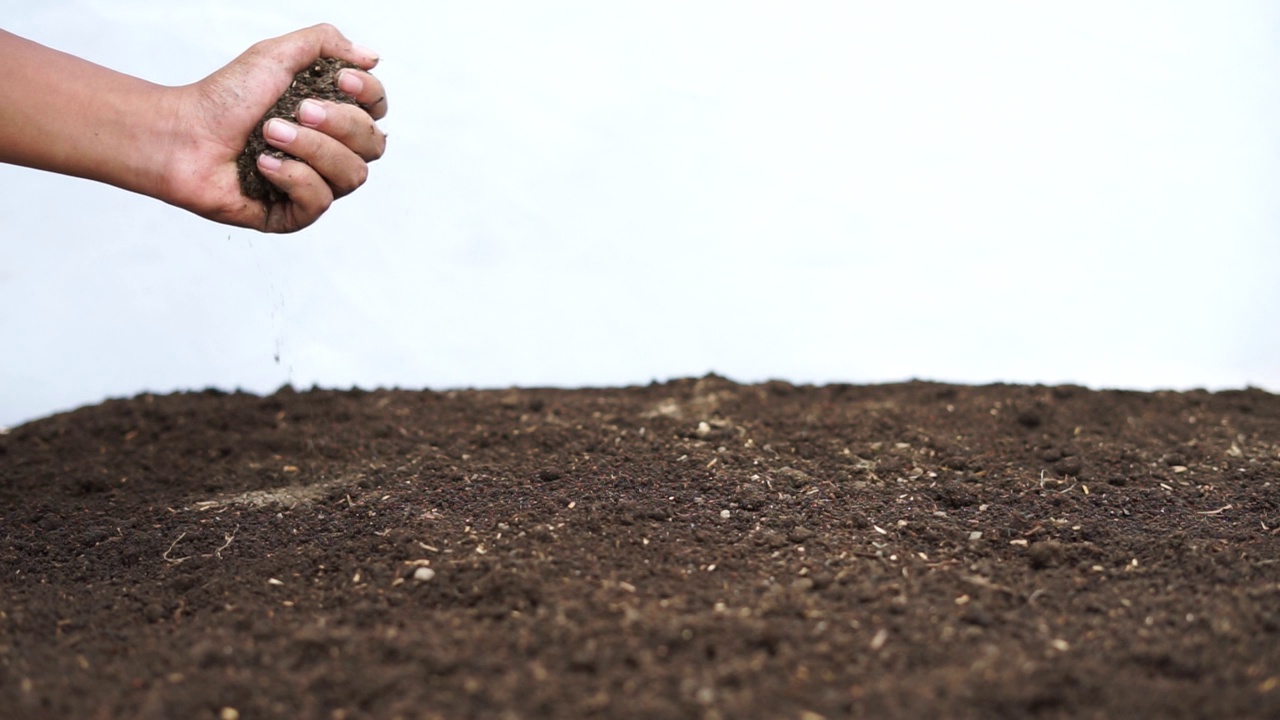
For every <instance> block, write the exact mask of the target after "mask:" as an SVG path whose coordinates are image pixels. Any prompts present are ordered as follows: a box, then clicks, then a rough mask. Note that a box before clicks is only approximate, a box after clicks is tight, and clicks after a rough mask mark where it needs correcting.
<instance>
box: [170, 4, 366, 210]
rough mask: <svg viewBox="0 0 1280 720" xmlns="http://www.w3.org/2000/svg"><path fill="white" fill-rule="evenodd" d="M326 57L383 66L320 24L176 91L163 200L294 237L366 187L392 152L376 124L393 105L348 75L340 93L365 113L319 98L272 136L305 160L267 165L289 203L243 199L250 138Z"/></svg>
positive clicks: (270, 160) (262, 164) (362, 79)
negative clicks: (374, 165)
mask: <svg viewBox="0 0 1280 720" xmlns="http://www.w3.org/2000/svg"><path fill="white" fill-rule="evenodd" d="M321 57H336V58H341V59H343V60H347V61H349V62H351V63H354V64H355V65H357V66H358V67H360V68H362V69H364V70H369V69H371V68H372V67H373V66H374V65H375V64H377V62H378V57H377V55H375V54H374V53H372V52H371V51H369V50H367V49H364V48H361V47H359V46H357V45H353V44H352V43H351V42H350V41H349V40H347V39H346V38H345V37H343V36H342V33H340V32H338V30H337V29H336V28H334V27H333V26H331V25H316V26H315V27H310V28H307V29H305V30H299V31H297V32H293V33H290V34H288V35H284V36H282V37H278V38H273V39H271V40H264V41H262V42H260V43H258V44H256V45H254V46H253V47H251V48H249V49H248V50H247V51H246V52H245V53H244V54H243V55H241V56H240V57H238V58H236V59H235V60H233V61H232V62H231V63H230V64H228V65H227V66H226V67H224V68H222V69H221V70H219V71H217V72H215V73H214V74H212V75H210V76H209V77H207V78H205V79H204V80H201V81H200V82H198V83H195V84H194V85H189V86H186V87H183V88H176V89H175V90H174V92H175V93H176V95H175V97H174V99H175V100H176V102H174V103H173V105H172V110H171V113H172V125H171V127H172V130H171V131H170V132H168V133H165V135H166V136H167V137H168V138H170V139H169V141H168V142H169V143H170V144H171V145H173V147H171V148H170V149H169V150H168V152H167V159H166V160H165V167H166V169H165V171H164V173H163V178H164V179H163V180H162V187H161V188H159V189H158V191H157V194H158V195H159V196H160V197H161V199H163V200H165V201H166V202H169V203H171V204H173V205H177V206H179V207H182V208H185V209H187V210H190V211H192V212H194V213H196V214H198V215H201V216H203V217H206V218H209V219H210V220H215V221H217V222H221V223H227V224H230V225H239V226H243V227H250V228H255V229H257V230H261V231H263V232H277V233H285V232H294V231H296V230H300V229H302V228H304V227H307V226H308V225H310V224H311V223H313V222H315V221H316V219H317V218H318V217H320V215H321V214H323V213H324V212H325V211H326V210H328V209H329V205H330V204H331V203H332V202H333V200H334V199H335V198H338V197H342V196H343V195H346V194H347V193H350V192H352V191H353V190H355V189H356V188H358V187H360V185H362V184H363V183H364V181H365V179H366V177H367V176H368V172H369V166H368V163H369V162H371V161H373V160H377V159H378V158H379V157H381V156H382V153H383V151H384V150H385V149H386V135H385V134H383V132H382V131H381V130H379V129H378V127H377V125H375V124H374V121H375V120H378V119H381V118H382V117H383V116H384V115H386V113H387V100H386V94H385V92H384V90H383V87H382V83H381V82H379V81H378V79H377V78H375V77H373V76H372V75H370V74H368V73H367V72H361V71H359V70H344V71H342V73H341V74H340V75H339V77H338V87H339V89H341V90H343V91H344V92H347V93H348V94H350V95H351V96H352V97H353V98H354V99H355V101H356V102H357V103H358V105H346V104H342V103H332V102H325V101H319V100H310V101H307V102H305V103H303V105H302V107H300V108H299V110H298V113H297V115H298V116H299V117H296V118H295V120H296V121H297V122H289V121H287V120H284V119H275V120H272V121H270V122H269V123H267V125H266V127H265V128H264V129H263V134H264V136H265V138H266V141H267V143H268V144H270V145H272V146H273V147H276V148H279V149H281V150H284V151H285V152H287V153H289V154H290V155H293V156H294V157H297V158H299V159H300V161H299V160H287V159H286V160H280V159H277V158H274V157H271V156H268V155H263V156H260V157H259V158H258V169H259V170H260V171H261V172H262V174H263V176H264V177H266V178H267V180H269V181H270V182H272V183H273V184H274V185H276V186H277V187H279V188H280V189H281V190H283V191H284V192H285V193H287V194H288V196H289V199H288V200H287V201H285V202H281V203H276V204H274V205H272V206H270V207H268V206H266V205H264V204H263V203H261V202H258V201H254V200H249V199H248V198H246V197H244V196H243V195H241V193H240V185H239V179H238V175H237V171H236V159H237V158H238V157H239V155H240V152H241V151H242V150H243V149H244V144H245V139H246V138H247V137H248V136H249V133H251V132H253V131H254V128H255V127H256V126H257V124H258V121H259V120H261V119H262V116H263V115H265V114H266V113H267V111H268V110H270V109H271V107H272V106H273V105H274V104H275V102H276V100H277V99H279V97H280V95H282V94H283V93H284V91H285V90H286V89H287V88H288V87H289V83H290V82H292V81H293V76H294V75H295V74H296V73H297V72H299V71H300V70H302V69H304V68H306V67H307V66H308V65H310V64H311V63H312V62H314V61H315V60H316V59H317V58H321Z"/></svg>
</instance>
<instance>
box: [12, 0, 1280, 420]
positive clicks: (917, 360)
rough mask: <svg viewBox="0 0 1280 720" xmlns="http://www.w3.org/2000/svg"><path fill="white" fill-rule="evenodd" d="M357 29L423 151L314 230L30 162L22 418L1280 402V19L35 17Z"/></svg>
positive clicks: (18, 207)
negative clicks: (733, 397) (557, 391)
mask: <svg viewBox="0 0 1280 720" xmlns="http://www.w3.org/2000/svg"><path fill="white" fill-rule="evenodd" d="M322 20H325V21H331V22H333V23H335V24H337V25H338V26H339V27H340V28H341V29H342V30H343V31H344V32H345V33H346V34H347V35H348V36H349V37H351V38H353V39H354V40H356V41H357V42H361V43H363V44H366V45H369V46H370V47H373V48H375V49H376V50H378V51H379V52H380V53H381V54H382V56H383V62H382V64H381V65H380V67H379V68H378V70H377V73H378V74H379V76H380V77H381V78H382V79H383V80H384V81H385V82H386V84H387V87H388V93H389V98H390V101H391V114H390V115H389V116H388V118H387V119H386V120H385V121H384V123H383V126H384V128H385V129H386V130H387V131H388V133H389V135H390V143H389V149H388V154H387V156H386V157H385V158H384V159H383V160H382V161H380V162H378V163H376V164H375V165H374V166H373V168H372V170H373V172H372V176H371V179H370V181H369V182H368V184H367V185H366V186H365V188H364V189H362V190H361V191H360V192H357V193H356V194H355V195H353V196H351V197H349V198H346V199H344V200H342V201H340V202H339V203H338V204H337V205H335V206H334V208H333V209H332V210H331V211H330V213H329V214H328V215H327V216H326V217H324V218H323V219H322V220H321V221H320V222H319V223H318V224H317V225H316V226H314V227H313V228H311V229H309V230H306V231H304V232H302V233H299V234H297V235H293V236H286V237H278V236H277V237H268V236H262V235H258V234H255V233H252V232H249V231H243V230H235V229H230V228H226V227H222V226H218V225H214V224H212V223H209V222H206V221H203V220H200V219H198V218H195V217H190V216H186V215H184V214H183V213H182V212H180V211H178V210H175V209H173V208H170V207H167V206H165V205H162V204H160V203H157V202H155V201H153V200H149V199H147V198H143V197H138V196H133V195H129V194H127V193H124V192H122V191H119V190H116V189H113V188H109V187H105V186H100V185H95V184H93V183H89V182H85V181H81V180H73V179H67V178H62V177H57V176H53V175H48V174H44V173H39V172H36V171H32V170H27V169H22V168H14V167H0V189H2V190H3V192H0V425H13V424H16V423H18V422H21V421H23V420H26V419H31V418H34V417H37V416H41V415H46V414H49V413H51V412H55V411H58V410H62V409H67V408H71V407H75V406H77V405H82V404H86V403H94V402H98V401H100V400H101V399H103V398H104V397H107V396H121V395H132V394H134V393H138V392H141V391H144V390H146V391H160V392H163V391H169V390H173V389H180V388H202V387H205V386H218V387H222V388H226V389H232V388H236V387H240V388H245V389H248V390H253V391H270V390H272V389H274V388H275V387H278V386H279V385H281V384H283V383H286V382H291V383H293V384H294V385H295V386H299V387H305V386H310V385H311V384H313V383H318V384H320V385H321V386H325V387H347V386H350V385H352V384H357V385H360V386H363V387H372V386H380V385H381V386H393V385H394V386H400V387H422V386H429V387H434V388H443V387H459V386H481V387H484V386H504V385H511V384H519V385H546V384H552V385H561V386H582V385H601V384H606V385H617V384H631V383H645V382H648V381H649V380H651V379H655V378H656V379H666V378H669V377H673V376H685V375H700V374H703V373H705V372H707V371H711V370H714V371H716V372H719V373H721V374H724V375H727V376H729V377H731V378H734V379H737V380H741V381H753V380H761V379H766V378H771V377H777V378H784V379H789V380H792V381H795V382H828V381H854V382H878V381H887V380H898V379H905V378H910V377H920V378H927V379H936V380H946V381H962V382H989V381H1009V382H1048V383H1057V382H1068V381H1070V382H1078V383H1083V384H1087V385H1090V386H1095V387H1112V386H1119V387H1130V388H1138V389H1148V388H1157V387H1173V388H1188V387H1210V388H1221V387H1240V386H1244V385H1246V384H1253V385H1257V386H1262V387H1266V388H1269V389H1271V390H1280V214H1278V213H1277V209H1278V208H1280V202H1278V200H1280V143H1278V139H1280V4H1277V3H1274V2H1266V1H1258V2H1245V1H1241V2H1229V1H1227V2H1214V3H1210V2H1171V1H1170V0H1158V1H1152V2H1136V1H1135V2H1117V1H1116V0H1106V1H1102V2H1079V1H1073V2H1065V1H1064V2H1043V3H1028V2H1020V1H1015V0H1011V1H1010V2H987V1H980V0H969V1H967V2H951V1H945V2H892V3H888V2H869V1H868V2H854V1H852V0H846V1H843V2H821V1H819V0H805V1H802V2H795V1H792V2H781V1H779V2H743V1H742V0H737V1H735V2H729V1H720V0H715V1H712V0H703V1H696V0H692V1H691V0H684V1H682V2H661V1H654V0H646V1H644V2H632V1H630V0H627V1H618V0H614V1H611V2H599V1H598V0H596V1H594V2H592V1H582V2H570V1H567V0H539V1H538V2H528V1H527V0H508V1H505V2H499V1H496V0H495V1H489V2H485V1H481V0H469V1H465V2H464V1H463V0H456V1H453V0H450V1H440V0H437V1H435V2H426V3H395V2H382V3H353V2H349V1H348V2H331V1H329V0H308V1H306V2H295V1H293V0H274V1H273V2H271V3H262V2H235V1H227V0H219V1H217V2H187V3H171V2H161V1H160V0H133V1H123V0H81V1H73V0H48V1H47V2H42V3H32V2H27V1H25V0H24V1H21V2H19V1H18V0H0V23H2V26H3V27H5V28H6V29H8V30H10V31H12V32H15V33H18V34H21V35H24V36H27V37H30V38H32V39H34V40H36V41H38V42H42V43H44V44H47V45H51V46H54V47H57V48H59V49H62V50H65V51H68V52H72V53H75V54H78V55H81V56H83V57H86V58H88V59H90V60H93V61H95V62H98V63H101V64H104V65H107V66H110V67H113V68H115V69H118V70H120V71H123V72H127V73H130V74H134V75H138V76H141V77H145V78H147V79H149V80H153V81H156V82H160V83H166V84H184V83H188V82H193V81H195V80H197V79H199V78H200V77H203V76H204V75H206V74H208V73H209V72H212V71H213V70H214V69H216V68H217V67H219V66H220V65H222V64H224V63H225V62H227V61H228V60H230V59H231V58H232V57H234V56H235V55H236V54H238V53H239V52H241V51H242V50H243V49H244V48H246V47H247V46H248V45H250V44H252V43H253V42H255V41H257V40H259V39H261V38H264V37H269V36H273V35H278V34H282V33H284V32H287V31H289V30H292V29H295V28H297V27H301V26H305V25H309V24H312V23H314V22H318V21H322ZM24 100H25V101H28V102H39V89H38V88H32V92H31V95H30V97H28V98H25V99H24ZM4 101H5V102H13V101H14V100H13V99H11V98H5V99H4ZM277 356H278V358H279V360H278V361H277V360H276V357H277Z"/></svg>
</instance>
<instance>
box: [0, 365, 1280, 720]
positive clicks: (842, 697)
mask: <svg viewBox="0 0 1280 720" xmlns="http://www.w3.org/2000/svg"><path fill="white" fill-rule="evenodd" d="M0 474H2V475H3V480H2V481H0V506H2V507H3V516H2V517H0V521H2V523H3V525H0V530H2V533H3V540H2V541H0V568H3V571H4V572H3V575H2V576H0V577H2V578H3V579H2V580H0V707H2V708H4V709H5V710H4V713H5V716H6V717H11V718H44V717H58V718H71V717H75V718H123V717H127V718H133V717H138V718H236V717H239V718H246V719H248V718H259V717H302V718H326V719H333V718H394V717H404V718H449V719H453V718H510V719H516V718H591V717H600V718H698V719H710V718H722V719H725V720H727V719H730V718H793V719H795V720H819V719H820V718H829V719H834V718H847V717H876V718H886V717H889V718H927V717H965V718H1025V717H1046V718H1060V717H1113V718H1120V717H1124V718H1225V717H1233V718H1239V717H1254V718H1276V717H1280V534H1277V533H1278V532H1280V487H1278V486H1280V397H1277V396H1275V395H1271V394H1268V393H1265V392H1262V391H1257V390H1248V391H1239V392H1221V393H1215V394H1210V393H1206V392H1190V393H1153V394H1152V393H1137V392H1094V391H1089V390H1085V389H1082V388H1077V387H1023V386H990V387H955V386H948V385H937V384H930V383H909V384H901V385H884V386H871V387H863V386H847V385H837V386H828V387H797V386H793V385H790V384H788V383H785V382H771V383H766V384H763V385H738V384H735V383H732V382H730V381H728V380H725V379H723V378H719V377H716V376H708V377H705V378H702V379H699V380H681V381H675V382H671V383H667V384H655V385H651V386H648V387H636V388H625V389H607V390H496V391H459V392H405V391H377V392H358V391H352V392H331V391H311V392H305V393H295V392H294V391H292V390H290V389H287V388H286V389H283V390H281V391H279V392H277V393H275V394H273V395H271V396H269V397H256V396H253V395H247V394H239V393H237V394H224V393H221V392H213V391H209V392H203V393H195V394H180V395H171V396H167V397H157V396H150V395H144V396H141V397H138V398H134V399H131V400H112V401H109V402H106V403H103V404H102V405H98V406H95V407H89V408H84V409H81V410H77V411H75V412H72V413H67V414H62V415H57V416H54V417H51V418H48V419H44V420H39V421H36V422H32V423H29V424H26V425H23V426H21V427H18V428H15V429H13V430H12V431H10V432H9V433H8V434H7V435H3V436H0Z"/></svg>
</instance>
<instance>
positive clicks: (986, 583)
mask: <svg viewBox="0 0 1280 720" xmlns="http://www.w3.org/2000/svg"><path fill="white" fill-rule="evenodd" d="M960 579H961V580H963V581H964V582H967V583H969V584H970V585H977V586H978V587H980V588H986V589H987V590H996V591H998V592H1002V593H1005V594H1007V595H1011V596H1013V597H1017V596H1018V593H1017V592H1016V591H1014V590H1013V589H1012V588H1007V587H1005V586H1004V585H997V584H996V583H993V582H991V581H990V580H988V579H986V578H984V577H982V576H981V575H961V576H960Z"/></svg>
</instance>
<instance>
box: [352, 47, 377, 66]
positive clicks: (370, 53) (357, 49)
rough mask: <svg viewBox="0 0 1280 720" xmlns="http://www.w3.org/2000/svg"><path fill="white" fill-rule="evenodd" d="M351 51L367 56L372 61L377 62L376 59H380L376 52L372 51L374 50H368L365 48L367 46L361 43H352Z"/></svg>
mask: <svg viewBox="0 0 1280 720" xmlns="http://www.w3.org/2000/svg"><path fill="white" fill-rule="evenodd" d="M351 51H352V52H354V53H356V54H358V55H363V56H364V57H367V58H369V59H370V60H372V61H373V62H375V63H376V62H378V60H379V59H381V58H379V56H378V53H376V52H374V51H372V50H370V49H369V48H367V47H365V46H363V45H352V46H351Z"/></svg>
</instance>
